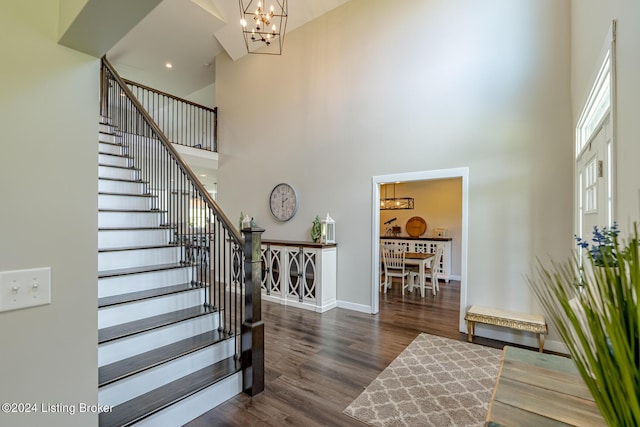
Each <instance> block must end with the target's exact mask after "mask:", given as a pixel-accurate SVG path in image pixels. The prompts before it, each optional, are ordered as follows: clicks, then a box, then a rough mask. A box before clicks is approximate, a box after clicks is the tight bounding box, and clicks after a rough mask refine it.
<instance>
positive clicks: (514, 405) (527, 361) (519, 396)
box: [485, 346, 607, 427]
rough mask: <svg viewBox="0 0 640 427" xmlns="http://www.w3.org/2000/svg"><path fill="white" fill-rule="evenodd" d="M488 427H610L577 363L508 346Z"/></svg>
mask: <svg viewBox="0 0 640 427" xmlns="http://www.w3.org/2000/svg"><path fill="white" fill-rule="evenodd" d="M486 421H487V422H486V424H485V426H487V427H498V426H502V427H525V426H566V425H567V424H569V425H572V426H606V425H607V424H606V423H605V421H604V419H603V418H602V416H601V415H600V411H599V410H598V407H597V406H596V403H595V401H594V400H593V397H592V396H591V393H590V392H589V389H587V386H586V385H585V384H584V381H583V380H582V377H580V374H579V373H578V369H577V368H576V366H575V363H574V362H573V360H571V359H569V358H566V357H562V356H554V355H551V354H545V353H538V352H535V351H530V350H523V349H520V348H516V347H511V346H505V348H504V352H503V358H502V364H501V366H500V374H499V375H498V381H497V382H496V387H495V390H494V391H493V398H492V399H491V403H490V404H489V411H488V412H487V419H486Z"/></svg>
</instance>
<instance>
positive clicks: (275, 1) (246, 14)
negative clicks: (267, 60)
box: [239, 0, 288, 55]
mask: <svg viewBox="0 0 640 427" xmlns="http://www.w3.org/2000/svg"><path fill="white" fill-rule="evenodd" d="M239 1H240V25H242V35H243V37H244V43H245V45H246V46H247V52H249V53H261V54H267V55H281V54H282V45H283V44H284V33H285V31H286V29H287V16H288V15H287V0H264V1H255V0H239ZM268 3H271V4H270V5H268Z"/></svg>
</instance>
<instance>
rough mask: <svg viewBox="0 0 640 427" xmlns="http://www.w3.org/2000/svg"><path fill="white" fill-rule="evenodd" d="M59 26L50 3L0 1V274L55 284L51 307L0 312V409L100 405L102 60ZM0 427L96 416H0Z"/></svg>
mask: <svg viewBox="0 0 640 427" xmlns="http://www.w3.org/2000/svg"><path fill="white" fill-rule="evenodd" d="M57 26H58V2H57V1H50V0H33V1H29V2H25V1H23V0H3V1H2V2H0V57H2V69H1V70H0V130H1V134H0V139H1V142H0V236H1V237H0V271H5V270H19V269H25V268H33V267H51V280H52V303H51V304H50V305H46V306H40V307H34V308H29V309H24V310H16V311H11V312H4V313H0V342H1V343H2V345H1V348H0V378H1V380H0V402H2V403H4V402H32V403H36V404H38V405H40V404H45V405H46V404H57V403H60V404H73V405H77V404H79V403H81V402H85V403H95V402H96V401H97V375H98V372H97V355H96V346H97V320H96V299H97V291H96V282H97V278H96V269H97V233H96V230H97V179H96V177H97V151H96V147H97V141H96V138H97V132H98V129H97V118H98V87H99V85H98V77H99V61H98V60H97V59H96V58H92V57H89V56H86V55H84V54H81V53H78V52H75V51H72V50H70V49H68V48H65V47H62V46H59V45H57V44H56V40H57ZM39 409H40V408H39ZM0 425H2V426H12V427H17V426H29V427H31V426H37V425H41V426H61V427H62V426H65V427H67V426H82V427H85V426H91V425H97V415H95V414H75V415H74V416H71V415H69V414H64V413H63V414H52V413H42V412H38V413H31V414H5V413H1V412H0Z"/></svg>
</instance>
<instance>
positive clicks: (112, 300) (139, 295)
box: [98, 283, 202, 308]
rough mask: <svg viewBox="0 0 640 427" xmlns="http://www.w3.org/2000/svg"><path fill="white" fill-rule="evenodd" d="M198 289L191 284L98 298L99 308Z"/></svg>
mask: <svg viewBox="0 0 640 427" xmlns="http://www.w3.org/2000/svg"><path fill="white" fill-rule="evenodd" d="M198 289H202V288H201V287H197V286H194V285H192V284H191V283H181V284H179V285H171V286H164V287H161V288H153V289H146V290H144V291H136V292H129V293H126V294H118V295H111V296H108V297H102V298H98V308H103V307H109V306H112V305H117V304H125V303H128V302H134V301H140V300H144V299H150V298H155V297H161V296H165V295H171V294H177V293H180V292H188V291H195V290H198Z"/></svg>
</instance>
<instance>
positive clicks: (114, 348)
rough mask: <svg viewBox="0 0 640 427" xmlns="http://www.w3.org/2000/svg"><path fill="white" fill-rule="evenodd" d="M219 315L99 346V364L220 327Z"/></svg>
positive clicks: (105, 363) (115, 360) (188, 321)
mask: <svg viewBox="0 0 640 427" xmlns="http://www.w3.org/2000/svg"><path fill="white" fill-rule="evenodd" d="M218 325H219V323H218V316H217V315H213V316H200V317H196V318H195V319H190V320H186V321H184V322H180V323H174V324H172V325H169V326H165V327H163V328H158V329H153V330H151V331H148V332H144V333H140V334H136V335H132V336H130V337H127V338H122V339H119V340H116V341H112V342H108V343H104V344H100V345H99V346H98V366H104V365H108V364H110V363H114V362H117V361H118V360H122V359H126V358H127V357H131V356H134V355H136V354H140V353H144V352H146V351H149V350H153V349H154V348H158V347H162V346H164V345H167V344H171V343H174V342H176V341H180V340H183V339H185V338H187V337H190V336H194V335H198V334H202V333H205V332H208V331H212V330H214V329H217V328H218Z"/></svg>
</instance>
